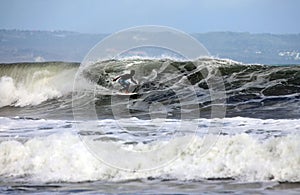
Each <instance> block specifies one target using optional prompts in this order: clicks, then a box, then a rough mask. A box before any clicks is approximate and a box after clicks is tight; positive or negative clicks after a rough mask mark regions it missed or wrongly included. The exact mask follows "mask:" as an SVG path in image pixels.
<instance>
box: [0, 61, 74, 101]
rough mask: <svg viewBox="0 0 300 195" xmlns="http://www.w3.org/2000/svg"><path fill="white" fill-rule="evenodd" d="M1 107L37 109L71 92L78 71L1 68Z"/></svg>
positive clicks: (56, 67)
mask: <svg viewBox="0 0 300 195" xmlns="http://www.w3.org/2000/svg"><path fill="white" fill-rule="evenodd" d="M0 70H1V71H2V72H1V73H0V91H1V93H0V107H3V106H20V107H24V106H27V105H33V106H34V105H38V104H41V103H42V102H44V101H46V100H49V99H54V98H60V97H62V96H64V95H66V94H68V93H71V92H72V88H73V80H74V76H75V73H76V71H77V67H76V66H74V65H68V64H63V63H61V64H59V63H53V64H51V63H48V64H47V63H46V64H42V63H41V64H12V65H2V66H0Z"/></svg>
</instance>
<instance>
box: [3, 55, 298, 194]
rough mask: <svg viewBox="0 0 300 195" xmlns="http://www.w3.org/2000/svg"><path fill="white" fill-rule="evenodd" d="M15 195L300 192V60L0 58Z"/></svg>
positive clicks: (6, 174)
mask: <svg viewBox="0 0 300 195" xmlns="http://www.w3.org/2000/svg"><path fill="white" fill-rule="evenodd" d="M130 70H135V71H136V74H135V75H134V79H135V80H137V81H138V85H133V84H132V85H131V87H130V92H131V93H128V94H126V93H123V92H120V88H121V86H120V84H119V83H118V82H117V81H116V82H113V81H112V80H113V78H115V77H116V76H118V75H120V74H124V73H128V71H130ZM19 193H35V194H50V193H55V194H70V193H78V194H111V193H112V194H219V193H221V194H222V193H233V194H242V193H245V194H300V66H297V65H284V66H283V65H281V66H280V65H260V64H242V63H239V62H235V61H232V60H227V59H213V58H202V59H198V60H195V61H181V60H175V59H142V58H128V59H116V60H107V61H101V62H91V63H89V64H88V65H84V66H82V65H80V63H66V62H40V63H13V64H0V194H19Z"/></svg>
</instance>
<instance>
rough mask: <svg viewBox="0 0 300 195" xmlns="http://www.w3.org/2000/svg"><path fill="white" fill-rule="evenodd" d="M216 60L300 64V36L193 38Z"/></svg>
mask: <svg viewBox="0 0 300 195" xmlns="http://www.w3.org/2000/svg"><path fill="white" fill-rule="evenodd" d="M193 36H194V37H195V38H196V39H198V40H199V41H200V42H202V44H204V45H205V46H206V48H207V49H208V50H209V51H210V52H211V54H212V55H214V56H219V57H220V58H231V59H234V60H237V61H241V62H245V63H261V64H300V34H291V35H274V34H250V33H233V32H214V33H205V34H193Z"/></svg>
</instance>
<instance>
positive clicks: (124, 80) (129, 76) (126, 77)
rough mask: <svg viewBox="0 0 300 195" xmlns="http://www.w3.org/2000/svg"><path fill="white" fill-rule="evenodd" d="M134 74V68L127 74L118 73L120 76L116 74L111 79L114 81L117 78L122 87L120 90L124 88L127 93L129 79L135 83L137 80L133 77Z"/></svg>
mask: <svg viewBox="0 0 300 195" xmlns="http://www.w3.org/2000/svg"><path fill="white" fill-rule="evenodd" d="M134 74H135V71H134V70H131V71H130V73H129V74H123V75H120V76H117V77H116V78H114V79H113V81H116V80H118V79H119V80H118V83H120V85H121V86H122V87H123V88H122V89H121V90H124V91H125V93H128V92H129V86H130V83H129V81H128V80H129V79H130V80H131V81H132V82H133V83H134V84H136V85H137V82H136V81H135V80H134V79H133V76H134Z"/></svg>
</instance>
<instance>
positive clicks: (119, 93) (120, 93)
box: [115, 92, 137, 96]
mask: <svg viewBox="0 0 300 195" xmlns="http://www.w3.org/2000/svg"><path fill="white" fill-rule="evenodd" d="M115 94H116V95H125V96H126V95H127V96H128V95H136V94H137V93H122V92H118V93H115Z"/></svg>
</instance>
